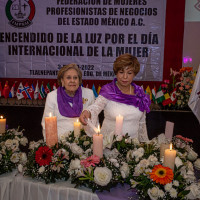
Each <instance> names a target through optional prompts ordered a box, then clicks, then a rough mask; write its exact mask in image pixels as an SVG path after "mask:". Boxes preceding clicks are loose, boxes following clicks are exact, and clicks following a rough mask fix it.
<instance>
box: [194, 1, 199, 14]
mask: <svg viewBox="0 0 200 200" xmlns="http://www.w3.org/2000/svg"><path fill="white" fill-rule="evenodd" d="M194 7H195V8H196V9H197V10H198V11H200V0H198V2H197V3H196V4H195V5H194Z"/></svg>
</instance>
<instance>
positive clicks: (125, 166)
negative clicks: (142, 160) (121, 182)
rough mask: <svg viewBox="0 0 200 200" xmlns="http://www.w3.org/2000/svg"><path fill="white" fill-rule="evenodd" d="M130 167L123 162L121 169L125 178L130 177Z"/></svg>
mask: <svg viewBox="0 0 200 200" xmlns="http://www.w3.org/2000/svg"><path fill="white" fill-rule="evenodd" d="M129 171H130V170H129V166H128V164H127V163H125V162H123V165H122V166H121V167H120V172H121V175H122V177H123V178H127V177H128V175H129Z"/></svg>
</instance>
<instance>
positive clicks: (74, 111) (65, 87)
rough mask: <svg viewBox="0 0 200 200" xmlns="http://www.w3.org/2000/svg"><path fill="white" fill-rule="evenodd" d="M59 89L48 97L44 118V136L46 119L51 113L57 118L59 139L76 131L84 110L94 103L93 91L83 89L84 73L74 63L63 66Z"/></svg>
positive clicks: (58, 78) (59, 78)
mask: <svg viewBox="0 0 200 200" xmlns="http://www.w3.org/2000/svg"><path fill="white" fill-rule="evenodd" d="M57 81H58V85H59V87H58V88H57V89H56V90H54V91H52V92H50V93H49V94H48V95H47V98H46V103H45V108H44V114H43V118H42V127H43V136H44V139H46V136H45V120H44V119H45V117H47V116H49V113H50V112H51V113H52V114H53V116H56V117H57V129H58V137H60V136H61V135H63V134H67V133H68V132H70V131H73V130H74V122H75V121H77V119H78V118H79V116H80V115H81V112H82V110H83V109H86V108H87V107H88V106H89V105H91V104H92V103H94V100H95V97H94V94H93V91H92V90H91V89H88V88H84V87H81V84H82V72H81V70H80V69H79V68H78V66H77V65H76V64H74V63H72V64H69V65H65V66H63V67H62V68H61V69H60V70H59V72H58V76H57Z"/></svg>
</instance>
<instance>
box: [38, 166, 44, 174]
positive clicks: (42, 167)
mask: <svg viewBox="0 0 200 200" xmlns="http://www.w3.org/2000/svg"><path fill="white" fill-rule="evenodd" d="M44 170H45V167H44V166H41V167H40V168H39V169H38V172H39V174H42V173H43V172H44Z"/></svg>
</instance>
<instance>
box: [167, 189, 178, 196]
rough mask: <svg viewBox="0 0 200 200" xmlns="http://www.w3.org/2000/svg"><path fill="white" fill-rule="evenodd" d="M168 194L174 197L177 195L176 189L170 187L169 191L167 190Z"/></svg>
mask: <svg viewBox="0 0 200 200" xmlns="http://www.w3.org/2000/svg"><path fill="white" fill-rule="evenodd" d="M169 194H170V196H171V197H172V198H176V197H177V194H178V193H177V191H176V189H174V188H172V189H171V190H170V191H169Z"/></svg>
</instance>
